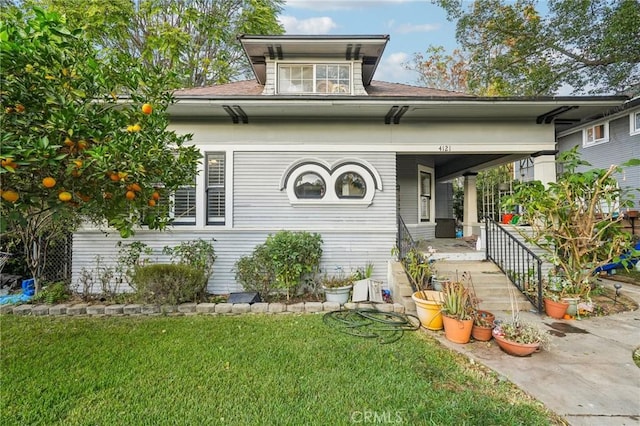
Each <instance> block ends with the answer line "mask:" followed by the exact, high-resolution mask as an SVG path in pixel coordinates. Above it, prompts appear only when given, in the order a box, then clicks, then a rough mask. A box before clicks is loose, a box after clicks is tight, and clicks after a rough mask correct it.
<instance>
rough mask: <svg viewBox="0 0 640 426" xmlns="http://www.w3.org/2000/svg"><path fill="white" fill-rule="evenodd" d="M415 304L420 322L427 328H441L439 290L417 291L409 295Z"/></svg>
mask: <svg viewBox="0 0 640 426" xmlns="http://www.w3.org/2000/svg"><path fill="white" fill-rule="evenodd" d="M411 299H413V301H414V302H415V304H416V313H417V314H418V318H419V319H420V324H422V326H423V327H424V328H426V329H428V330H442V313H441V310H442V293H441V292H439V291H432V290H424V291H417V292H415V293H413V294H412V295H411Z"/></svg>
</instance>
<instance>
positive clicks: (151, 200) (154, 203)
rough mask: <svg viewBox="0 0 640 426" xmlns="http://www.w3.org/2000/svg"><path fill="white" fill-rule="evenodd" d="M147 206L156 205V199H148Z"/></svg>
mask: <svg viewBox="0 0 640 426" xmlns="http://www.w3.org/2000/svg"><path fill="white" fill-rule="evenodd" d="M148 204H149V206H151V207H155V206H156V200H154V199H153V198H152V199H150V200H149V203H148Z"/></svg>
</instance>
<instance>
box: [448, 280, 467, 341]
mask: <svg viewBox="0 0 640 426" xmlns="http://www.w3.org/2000/svg"><path fill="white" fill-rule="evenodd" d="M473 318H474V309H473V305H472V303H471V292H470V291H469V289H468V288H466V287H465V286H464V284H463V283H462V282H460V281H451V282H449V283H447V284H445V285H444V287H443V289H442V323H443V325H444V335H445V337H446V338H447V339H448V340H450V341H452V342H454V343H468V342H469V340H470V339H471V329H472V328H473Z"/></svg>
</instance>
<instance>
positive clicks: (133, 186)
mask: <svg viewBox="0 0 640 426" xmlns="http://www.w3.org/2000/svg"><path fill="white" fill-rule="evenodd" d="M127 189H128V190H129V191H135V192H140V191H142V188H141V187H140V185H138V184H137V183H132V184H131V185H127Z"/></svg>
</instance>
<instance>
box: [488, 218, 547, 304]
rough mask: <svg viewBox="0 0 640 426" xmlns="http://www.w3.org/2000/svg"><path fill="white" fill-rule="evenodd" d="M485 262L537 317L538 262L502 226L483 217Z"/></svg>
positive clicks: (540, 268) (540, 289) (539, 259)
mask: <svg viewBox="0 0 640 426" xmlns="http://www.w3.org/2000/svg"><path fill="white" fill-rule="evenodd" d="M485 223H486V230H487V244H486V247H487V259H490V260H491V261H493V263H495V264H496V265H498V267H499V268H500V269H501V270H502V272H504V274H505V275H506V276H507V277H508V278H509V280H511V282H512V283H513V284H514V285H515V286H516V287H517V288H518V289H519V290H520V291H521V292H522V294H524V295H525V297H526V298H527V299H528V300H529V301H530V302H531V303H532V304H533V306H534V307H535V308H536V309H537V310H538V312H539V313H541V312H543V308H542V307H543V303H542V259H541V258H540V257H538V256H537V255H536V254H535V253H533V252H532V251H531V250H530V249H529V248H528V247H527V246H526V245H524V244H523V243H522V242H521V241H520V240H518V239H517V238H516V237H515V236H513V235H511V233H509V232H508V231H507V230H506V229H505V228H504V227H503V226H501V225H500V224H499V223H497V222H496V221H494V220H493V219H491V218H489V217H487V218H485Z"/></svg>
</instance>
